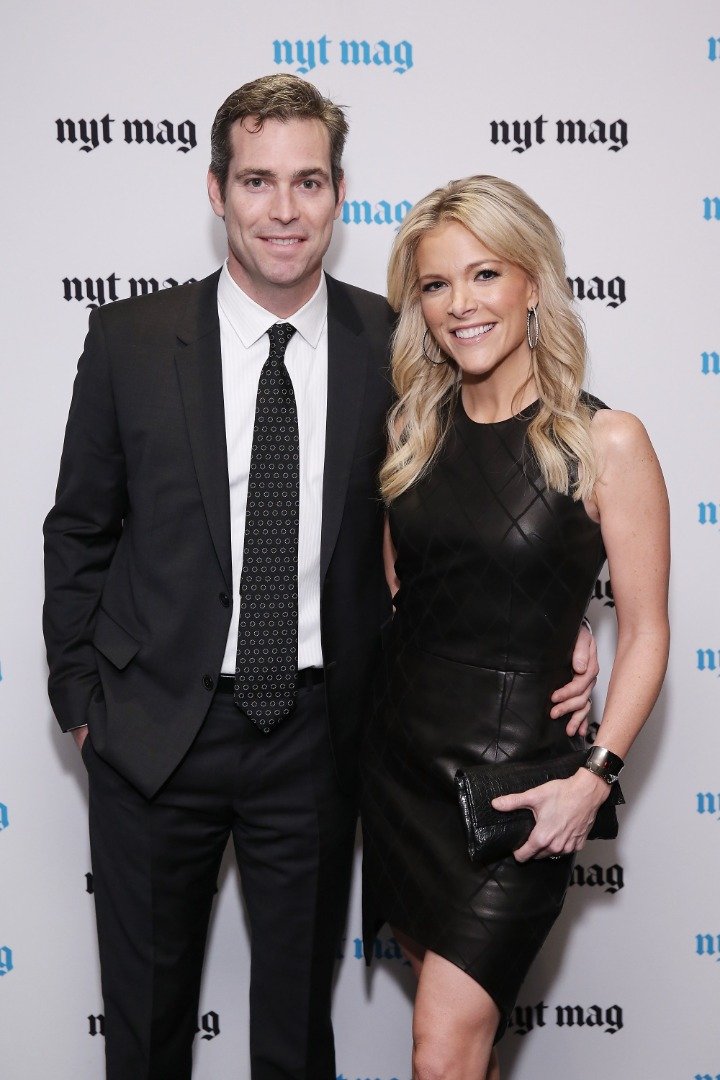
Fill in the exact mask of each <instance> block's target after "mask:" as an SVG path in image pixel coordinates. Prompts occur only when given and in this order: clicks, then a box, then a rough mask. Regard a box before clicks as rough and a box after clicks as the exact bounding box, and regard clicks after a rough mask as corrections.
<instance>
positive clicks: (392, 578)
mask: <svg viewBox="0 0 720 1080" xmlns="http://www.w3.org/2000/svg"><path fill="white" fill-rule="evenodd" d="M396 558H397V552H396V551H395V545H394V544H393V542H392V536H391V535H390V522H389V520H388V516H387V514H386V515H385V528H384V530H383V562H384V563H385V580H386V581H387V583H388V589H389V590H390V595H391V596H392V597H393V599H394V598H395V593H396V592H397V591H398V589H399V588H400V580H399V578H398V576H397V574H396V573H395V559H396Z"/></svg>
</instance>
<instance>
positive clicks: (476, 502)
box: [362, 398, 605, 1037]
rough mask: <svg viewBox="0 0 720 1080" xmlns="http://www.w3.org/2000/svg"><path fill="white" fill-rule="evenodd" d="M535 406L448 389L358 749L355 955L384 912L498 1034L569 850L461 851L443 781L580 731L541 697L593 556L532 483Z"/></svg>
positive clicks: (567, 662) (405, 506)
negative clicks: (461, 988) (503, 405)
mask: <svg viewBox="0 0 720 1080" xmlns="http://www.w3.org/2000/svg"><path fill="white" fill-rule="evenodd" d="M585 400H586V401H587V402H588V404H589V405H590V407H591V408H592V409H593V410H595V409H598V408H605V406H604V405H602V403H601V402H599V401H596V400H595V399H591V398H586V399H585ZM536 408H537V406H536V405H531V406H529V407H528V408H527V409H526V410H524V412H522V413H520V414H519V415H517V416H514V417H512V418H510V419H509V420H506V421H502V422H500V423H497V424H477V423H474V422H473V421H472V420H470V419H469V418H468V416H467V415H466V414H465V412H464V410H463V407H462V403H461V401H460V400H458V402H457V405H456V407H455V414H454V418H453V420H452V422H451V427H450V430H449V432H448V435H447V437H446V440H445V442H444V444H443V448H442V450H441V453H440V455H439V457H438V459H437V461H436V463H435V464H434V466H433V468H432V470H431V471H430V473H429V474H428V475H427V476H426V477H425V478H424V479H422V480H421V481H420V482H418V483H416V484H415V485H413V487H412V488H410V489H409V490H408V491H406V492H404V493H403V495H401V496H400V497H399V498H398V499H397V500H396V501H395V502H394V503H393V505H392V509H391V513H390V524H391V531H392V537H393V541H394V543H395V547H396V549H397V563H396V567H397V574H398V577H399V579H400V591H399V593H398V595H397V598H396V608H397V610H396V615H395V619H394V621H393V626H392V631H391V640H390V643H389V647H388V649H387V651H386V663H387V669H386V673H385V675H386V677H385V679H384V680H383V685H382V686H381V688H380V689H379V691H378V698H379V701H378V706H377V708H376V711H375V715H374V717H373V720H372V722H371V725H370V728H369V731H368V735H367V738H366V741H365V748H364V753H363V761H362V773H363V795H362V821H363V850H364V856H363V910H364V936H365V942H366V956H368V957H369V956H370V954H371V944H372V940H373V938H374V936H375V934H376V932H377V930H378V929H379V927H380V926H381V925H382V923H383V922H385V921H387V922H388V923H389V924H390V925H391V926H392V927H393V928H395V929H397V930H401V931H404V932H405V933H406V934H408V935H409V936H410V937H411V938H413V939H414V940H415V941H417V942H418V943H420V944H421V945H423V946H425V947H426V948H429V949H432V950H433V951H434V952H436V953H439V954H440V955H441V956H443V957H445V958H447V959H448V960H450V961H451V962H452V963H454V964H457V965H458V967H460V968H462V969H463V970H464V971H466V972H467V973H468V974H469V975H471V976H472V977H473V978H474V979H475V980H476V981H477V982H478V983H480V984H481V985H482V986H483V987H484V988H485V989H486V990H487V992H488V993H489V994H490V996H491V997H492V998H493V1000H494V1001H495V1002H496V1004H497V1006H498V1008H499V1009H500V1013H501V1020H500V1027H499V1034H500V1033H502V1031H503V1030H504V1028H505V1025H506V1023H507V1019H508V1016H509V1014H510V1012H511V1010H512V1007H513V1005H514V1003H515V999H516V996H517V992H518V989H519V987H520V985H521V983H522V981H523V979H524V977H525V975H526V973H527V971H528V968H529V966H530V964H531V963H532V960H533V958H534V957H535V956H536V955H537V952H538V950H539V949H540V947H541V945H542V943H543V941H544V940H545V937H546V936H547V934H548V932H549V930H550V928H551V927H552V925H553V923H554V922H555V919H556V918H557V916H558V914H559V912H560V909H561V907H562V904H563V901H564V898H565V891H566V888H567V885H568V882H569V878H570V874H571V870H572V864H573V859H572V857H571V856H568V857H565V858H562V859H559V860H552V861H551V860H548V859H538V860H534V861H531V862H528V863H525V864H522V865H521V864H519V863H517V862H516V861H515V859H514V858H512V857H510V858H507V859H503V860H501V861H500V862H496V863H494V864H490V865H473V864H472V863H471V862H470V861H469V858H468V855H467V850H466V847H465V837H464V831H463V825H462V822H461V818H460V811H459V809H458V804H457V798H456V794H455V788H454V780H453V778H454V775H455V770H456V769H458V768H465V767H467V766H471V765H476V764H479V763H481V762H498V761H507V760H517V761H531V760H538V759H542V758H545V757H552V756H555V755H557V754H562V753H566V752H568V751H569V750H572V749H577V748H578V747H579V746H582V740H581V739H580V740H578V739H577V738H576V739H574V740H572V739H570V738H569V737H568V736H567V735H566V734H565V721H563V720H553V719H551V718H550V715H549V711H550V700H549V698H550V694H551V693H552V691H553V690H555V689H557V688H558V687H559V686H561V685H563V684H564V683H565V682H567V681H568V679H569V678H570V677H571V670H572V669H571V656H572V650H573V646H574V643H575V639H576V637H577V634H578V629H579V626H580V621H581V618H582V615H583V613H584V611H585V607H586V605H587V602H588V600H589V597H590V594H591V592H592V589H593V586H594V583H595V580H596V577H597V574H598V572H599V571H600V569H601V567H602V565H603V563H604V561H605V551H604V548H603V543H602V539H601V536H600V529H599V526H598V525H596V524H595V523H594V522H593V521H591V519H590V518H589V517H588V515H587V513H586V512H585V509H584V507H583V505H582V503H578V502H573V500H572V499H571V498H570V497H569V496H565V495H560V494H558V493H557V492H553V491H549V490H547V489H546V487H545V485H544V483H543V481H542V478H541V476H540V473H539V469H538V466H537V463H536V462H535V460H534V458H533V457H532V455H531V453H530V451H529V448H528V444H527V441H526V438H525V434H526V430H527V427H528V423H529V421H530V419H531V418H532V416H533V415H534V414H535V411H536ZM499 1034H498V1037H499Z"/></svg>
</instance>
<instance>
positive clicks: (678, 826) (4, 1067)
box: [0, 0, 720, 1080]
mask: <svg viewBox="0 0 720 1080" xmlns="http://www.w3.org/2000/svg"><path fill="white" fill-rule="evenodd" d="M2 18H3V24H4V27H3V29H4V32H3V42H4V50H3V52H4V56H3V64H2V74H1V75H0V78H1V79H2V84H3V91H4V92H3V96H2V100H3V109H2V114H1V116H0V125H1V128H0V130H1V131H2V144H3V150H4V168H3V172H2V180H1V183H2V214H3V240H4V243H3V259H2V274H3V285H2V290H1V292H0V295H1V297H2V304H3V329H4V334H3V339H4V340H3V358H2V393H1V394H0V441H1V444H2V473H1V476H2V481H1V482H2V525H1V533H2V538H1V543H2V548H1V550H0V573H1V574H2V610H1V613H0V674H1V676H2V679H1V681H0V710H1V712H2V718H1V727H0V739H1V743H2V746H1V752H0V865H1V866H2V885H1V887H0V1072H1V1073H2V1076H3V1077H4V1078H6V1080H48V1078H49V1077H52V1078H53V1080H100V1078H101V1077H102V1076H103V1006H102V999H101V995H100V987H99V977H98V968H97V961H96V946H95V938H94V934H95V928H94V912H93V895H92V875H91V873H90V864H89V852H88V842H87V836H86V811H87V804H86V799H87V794H86V780H85V775H84V770H83V766H82V763H81V760H80V757H79V755H78V753H77V751H76V749H75V746H74V743H73V741H72V739H71V738H70V737H69V736H62V735H61V734H60V733H59V731H58V730H57V727H56V724H55V721H54V720H53V718H52V715H51V712H50V709H49V706H48V704H47V699H46V694H45V678H46V670H45V661H44V652H43V644H42V638H41V632H40V611H41V603H42V550H41V524H42V520H43V518H44V516H45V514H46V513H47V510H48V508H49V507H50V505H51V503H52V499H53V491H54V485H55V481H56V476H57V467H58V460H59V453H60V446H61V440H62V435H63V430H64V425H65V419H66V413H67V407H68V404H69V400H70V392H71V386H72V380H73V376H74V371H75V365H76V362H77V357H78V355H79V353H80V351H81V347H82V342H83V337H84V334H85V329H86V325H87V318H88V315H89V312H90V311H91V310H92V309H93V308H94V307H96V306H98V305H103V304H111V303H113V301H115V300H117V299H121V298H123V297H128V296H137V295H141V294H145V293H148V292H152V291H155V290H157V289H167V288H171V287H173V286H175V285H176V284H178V283H181V282H184V281H188V280H190V279H193V278H200V277H202V276H204V275H205V274H207V273H208V272H210V271H212V270H213V269H214V268H215V267H217V266H218V265H219V264H220V262H221V260H222V258H223V256H224V239H225V238H224V232H223V229H222V224H221V223H220V222H218V220H217V219H216V218H215V217H214V216H213V214H212V212H211V210H210V207H209V205H208V202H207V197H206V193H205V174H206V169H207V163H208V158H209V152H208V144H209V132H210V125H211V122H212V119H213V117H214V114H215V111H216V109H217V107H218V105H219V104H220V102H221V101H222V100H223V99H224V98H225V97H226V95H227V94H228V93H229V92H230V91H231V90H233V89H234V88H235V87H237V86H239V85H240V84H241V83H243V82H245V81H247V80H248V79H251V78H255V77H256V76H259V75H262V74H266V73H269V72H277V71H289V72H294V73H296V74H298V75H300V76H302V77H305V78H307V79H309V80H311V81H312V82H313V83H315V84H316V85H317V86H318V87H319V88H320V89H321V90H322V91H323V92H324V93H326V94H327V95H329V96H330V97H331V98H333V100H335V101H336V102H338V103H340V104H342V105H344V106H346V107H347V115H348V117H349V121H350V127H351V132H350V138H349V142H348V147H347V152H346V158H345V168H346V175H347V182H348V199H347V202H346V204H345V206H344V208H343V212H342V217H341V219H340V221H339V222H338V223H337V225H336V229H335V235H334V239H333V242H332V246H331V249H330V252H329V256H328V260H327V266H328V268H329V269H330V270H331V272H332V273H333V274H334V275H336V276H338V277H340V278H341V279H343V280H346V281H350V282H354V283H356V284H359V285H361V286H364V287H366V288H369V289H373V290H375V291H378V292H382V291H384V284H385V266H386V260H387V255H388V251H389V248H390V244H391V242H392V239H393V235H394V233H395V230H396V229H397V227H398V224H399V223H400V222H401V221H402V220H403V218H404V217H405V215H406V214H407V212H408V210H409V208H410V207H411V206H412V205H413V203H414V202H415V201H416V200H417V199H419V198H420V197H421V196H422V195H424V194H425V193H426V192H427V191H429V190H430V189H431V188H434V187H436V186H437V185H439V184H441V183H444V182H445V181H447V180H449V179H451V178H455V177H460V176H465V175H468V174H470V173H475V172H484V173H494V174H497V175H500V176H504V177H507V178H509V179H511V180H513V181H515V182H516V183H519V184H520V185H522V186H523V187H525V188H526V189H527V190H528V191H529V192H530V193H531V194H532V195H533V196H534V197H535V198H536V199H537V200H538V201H539V203H540V204H541V205H542V206H543V207H544V208H545V209H546V210H547V211H548V212H549V213H550V215H551V216H552V217H553V218H554V220H555V221H556V222H557V224H558V225H559V227H560V229H561V231H562V233H563V236H564V238H565V247H566V255H567V265H568V278H569V284H570V287H571V289H572V291H573V293H574V295H575V297H576V299H577V303H578V305H579V309H580V311H581V313H582V316H583V318H584V320H585V323H586V326H587V331H588V338H589V343H590V350H591V370H590V373H589V379H588V386H589V388H590V389H591V390H592V392H593V393H595V394H597V395H598V396H599V397H601V398H603V399H604V400H605V401H607V402H609V403H610V404H611V405H614V406H616V407H618V408H623V409H627V410H630V411H632V412H635V413H637V414H639V415H640V417H641V418H642V419H643V420H644V421H645V423H646V426H647V428H648V430H649V432H650V435H651V437H652V439H653V441H654V443H655V446H656V447H657V450H658V453H659V456H660V459H661V461H662V463H663V467H664V470H665V474H666V477H667V482H668V486H669V489H670V497H671V503H672V512H673V542H674V570H673V582H672V626H673V646H672V656H671V662H670V670H669V674H668V678H667V682H666V685H665V689H664V691H663V694H662V696H661V699H660V702H659V704H658V706H657V708H656V710H655V712H654V715H653V717H652V718H651V720H650V721H649V722H648V725H647V727H646V729H645V731H644V732H643V734H642V736H641V737H640V739H639V741H638V743H637V744H636V747H635V748H634V750H633V752H632V754H631V757H630V761H629V766H628V769H627V773H626V780H625V782H624V785H623V786H624V789H625V794H626V797H627V807H626V808H625V809H624V810H623V812H622V822H621V835H620V838H619V839H618V841H617V842H613V843H602V842H596V843H593V844H590V845H588V847H587V848H586V849H585V850H584V851H583V852H582V853H581V855H580V857H579V859H578V863H577V867H576V869H575V874H574V878H573V884H572V888H571V890H570V894H569V898H568V902H567V906H566V909H565V912H564V915H563V917H562V918H561V920H560V922H559V923H558V925H557V926H556V927H555V929H554V931H553V933H552V935H551V937H550V939H549V940H548V942H547V945H546V947H545V949H544V950H543V952H542V954H541V957H540V959H539V960H538V962H537V964H536V965H535V967H534V969H533V971H532V974H531V976H530V978H529V979H528V981H527V983H526V985H525V986H524V987H523V989H522V991H521V994H520V998H519V1001H518V1005H517V1008H516V1010H515V1013H514V1016H513V1020H512V1025H511V1027H510V1029H509V1031H508V1033H507V1034H506V1036H505V1038H504V1039H503V1041H502V1043H501V1057H502V1064H503V1076H504V1077H507V1078H517V1080H519V1078H529V1077H532V1078H533V1080H557V1078H567V1080H575V1078H578V1077H583V1078H588V1080H590V1078H597V1080H600V1078H604V1077H606V1076H614V1077H618V1078H619V1080H631V1078H632V1080H718V1077H720V1021H719V1020H718V1016H719V1014H720V963H718V961H719V960H720V905H719V904H718V895H719V894H720V845H719V843H718V840H719V837H720V823H719V819H720V737H719V731H718V728H719V725H720V709H719V707H718V705H719V699H720V682H719V681H718V680H719V676H720V621H719V619H718V598H719V597H720V482H719V480H718V459H719V455H718V450H719V449H720V438H719V437H718V417H719V415H720V414H719V411H718V407H719V405H720V324H719V321H718V299H719V297H720V139H718V122H717V118H718V100H719V95H720V8H718V5H717V4H716V3H710V2H709V0H694V3H692V4H685V5H682V6H681V7H678V5H677V4H676V3H674V2H673V0H636V2H630V3H629V2H628V0H606V2H605V3H604V4H602V5H588V4H578V3H577V2H576V0H573V2H570V0H554V2H553V3H547V4H538V3H532V2H530V0H516V2H515V3H513V4H497V3H490V2H487V0H450V2H449V3H446V4H442V5H437V4H432V3H430V2H429V0H416V2H415V3H412V4H411V3H408V2H405V0H398V2H396V3H394V4H393V3H386V2H381V0H365V3H363V4H360V5H355V4H345V3H338V4H333V5H331V4H328V3H319V2H316V0H306V2H305V3H304V4H301V5H298V4H292V3H290V2H288V0H275V2H274V3H272V4H266V5H256V4H250V3H247V2H246V0H206V2H205V3H203V4H197V3H191V2H190V0H174V2H172V3H171V2H169V0H156V2H150V3H148V2H144V3H140V2H138V0H126V2H125V3H124V4H122V5H102V4H101V5H98V4H92V3H90V2H89V0H75V3H73V4H59V3H52V2H48V3H44V4H42V3H29V4H28V3H20V2H18V0H11V2H10V3H8V4H7V5H6V6H5V9H4V14H3V17H2ZM590 616H591V619H592V622H593V624H594V626H595V629H596V634H597V639H598V643H599V650H600V658H601V664H602V675H601V678H600V683H599V685H598V689H597V692H596V694H595V709H596V715H595V721H596V722H597V721H598V720H599V716H600V712H601V708H602V700H603V696H604V687H605V686H606V684H607V678H608V674H609V671H610V667H611V663H612V654H613V649H614V643H615V616H614V605H613V592H612V582H611V581H610V579H609V577H608V574H607V572H605V573H603V575H601V577H600V579H599V580H598V582H597V587H596V592H595V598H594V600H593V601H592V604H591V611H590ZM358 856H359V851H358ZM358 886H359V875H358V874H357V873H356V875H355V886H354V890H353V897H352V902H351V907H350V912H349V915H348V923H347V930H346V934H345V938H344V942H343V944H342V948H341V950H340V955H339V957H338V974H337V985H336V991H335V1007H334V1016H335V1023H336V1032H337V1046H338V1077H342V1078H343V1080H409V1077H410V1017H411V1002H412V980H411V977H410V972H409V969H408V967H407V964H406V963H405V962H404V961H403V958H402V956H401V954H400V951H399V949H398V946H397V943H396V942H395V941H394V940H393V938H392V937H391V936H390V933H389V931H388V930H387V928H386V929H385V931H384V932H383V933H381V935H380V937H379V938H378V940H377V941H376V944H375V955H376V962H375V964H374V965H373V969H372V971H371V972H370V973H368V972H367V971H366V969H365V965H364V963H363V961H362V959H361V948H360V905H359V887H358ZM247 961H248V942H247V926H246V919H245V914H244V910H243V905H242V893H241V887H240V883H239V881H238V876H237V872H236V869H235V866H234V863H233V862H232V860H231V859H230V858H229V857H228V858H227V859H226V860H225V862H224V863H223V869H222V874H221V879H220V882H219V891H218V896H217V899H216V903H215V911H214V915H213V922H212V927H211V936H210V942H209V949H208V955H207V961H206V967H205V974H204V982H203V989H202V996H201V1006H200V1014H199V1016H198V1021H197V1024H198V1029H197V1037H196V1043H195V1072H194V1075H195V1076H196V1077H197V1078H198V1080H232V1078H244V1077H247V1076H248V1075H249V1068H248V1064H247V1061H248V1049H247V993H248V962H247ZM128 1080H134V1078H131V1077H128Z"/></svg>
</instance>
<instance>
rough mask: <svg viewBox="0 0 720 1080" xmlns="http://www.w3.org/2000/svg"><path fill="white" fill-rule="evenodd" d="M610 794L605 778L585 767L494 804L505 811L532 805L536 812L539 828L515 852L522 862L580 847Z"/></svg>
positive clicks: (544, 857) (496, 807) (501, 798)
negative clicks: (569, 775) (566, 777)
mask: <svg viewBox="0 0 720 1080" xmlns="http://www.w3.org/2000/svg"><path fill="white" fill-rule="evenodd" d="M609 794H610V787H609V785H608V784H606V783H605V781H604V780H601V779H600V777H598V776H595V774H594V773H591V772H590V771H589V769H584V768H581V769H578V771H577V772H576V773H575V775H574V776H571V777H570V778H569V779H568V780H550V781H549V782H548V783H547V784H540V785H539V787H536V788H531V789H530V790H529V791H520V792H518V793H517V794H516V795H501V796H499V797H498V798H497V799H493V801H492V805H493V807H494V809H495V810H502V811H505V812H507V811H508V810H522V809H525V808H529V809H530V810H532V812H533V814H534V815H535V828H534V829H533V831H532V832H531V833H530V835H529V837H528V838H527V840H526V841H525V843H524V844H523V846H522V847H521V848H518V850H517V851H516V852H515V858H516V859H517V861H518V862H521V863H522V862H527V861H528V860H529V859H546V858H553V857H558V856H560V855H569V854H570V853H571V852H573V851H579V850H580V849H581V848H582V847H583V846H584V844H585V841H586V840H587V835H588V833H589V832H590V829H591V828H592V825H593V822H594V821H595V815H596V814H597V812H598V809H599V808H600V806H601V805H602V804H603V803H604V802H605V800H606V799H607V798H608V796H609Z"/></svg>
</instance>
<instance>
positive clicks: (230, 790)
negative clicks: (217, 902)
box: [83, 685, 356, 1080]
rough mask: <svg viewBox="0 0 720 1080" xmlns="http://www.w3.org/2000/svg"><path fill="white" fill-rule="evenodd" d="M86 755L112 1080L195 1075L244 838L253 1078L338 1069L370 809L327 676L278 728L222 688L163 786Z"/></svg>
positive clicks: (318, 1077) (311, 1075)
mask: <svg viewBox="0 0 720 1080" xmlns="http://www.w3.org/2000/svg"><path fill="white" fill-rule="evenodd" d="M83 758H84V760H85V764H86V766H87V769H88V775H89V788H90V841H91V852H92V866H93V877H94V888H95V901H96V913H97V924H98V938H99V945H100V963H101V973H102V986H103V997H104V1003H105V1038H106V1058H107V1078H108V1080H129V1078H130V1077H133V1078H137V1080H140V1078H141V1077H142V1078H143V1080H187V1078H189V1077H190V1075H191V1068H192V1065H191V1061H192V1043H193V1037H194V1034H195V1029H196V1026H197V1016H198V1003H199V991H200V977H201V970H202V963H203V956H204V952H205V941H206V936H207V927H208V921H209V917H210V912H211V908H212V901H213V896H214V892H215V886H216V881H217V875H218V870H219V866H220V861H221V858H222V854H223V851H224V848H225V845H226V843H227V841H228V838H229V837H230V836H232V838H233V842H234V846H235V852H236V856H237V861H238V866H239V870H240V878H241V884H242V890H243V895H244V899H245V903H246V907H247V912H248V919H249V923H250V932H251V941H252V943H251V980H250V1053H251V1076H252V1080H334V1078H335V1075H336V1072H335V1058H334V1048H333V1033H332V1026H331V1021H330V994H331V985H332V976H333V966H334V961H335V956H336V950H337V946H338V942H339V939H340V935H341V933H342V929H343V923H344V918H345V913H346V908H347V896H348V888H349V879H350V872H351V865H352V852H353V841H354V834H355V821H356V807H355V803H354V800H353V799H351V798H349V797H347V796H346V795H344V794H343V793H342V792H341V791H340V789H339V787H338V784H337V780H336V774H335V767H334V763H333V758H332V751H331V748H330V741H329V736H328V725H327V715H326V708H325V692H324V687H323V686H322V685H320V686H316V687H314V688H312V689H306V690H300V691H299V692H298V699H297V707H296V710H295V712H294V713H293V714H292V715H291V716H290V717H288V718H287V719H286V720H284V721H283V722H282V723H281V724H280V725H279V727H278V728H277V729H276V730H275V731H274V732H272V733H271V734H270V735H263V734H261V733H260V732H259V731H258V730H257V729H256V728H255V727H254V725H253V724H252V723H251V722H250V721H249V720H248V719H247V717H246V716H245V715H244V714H243V713H242V712H241V711H240V710H239V709H238V708H237V707H236V706H235V705H234V703H233V700H232V697H231V696H230V695H224V694H216V696H215V699H214V701H213V703H212V705H211V708H210V711H209V713H208V716H207V718H206V720H205V722H204V724H203V726H202V728H201V730H200V732H199V734H198V736H197V738H196V739H195V741H194V743H193V745H192V747H191V748H190V750H189V752H188V753H187V754H186V756H185V757H184V758H183V760H182V762H181V763H180V765H179V766H178V767H177V769H176V770H175V772H174V773H173V774H172V776H171V777H170V779H169V780H168V781H167V782H166V784H165V785H164V786H163V788H162V789H161V790H160V792H159V793H158V794H157V795H156V796H155V797H154V798H152V799H146V798H145V797H144V796H143V795H141V794H140V793H139V792H138V791H137V790H136V789H135V788H134V787H133V786H132V785H130V784H129V783H128V782H127V781H126V780H125V779H124V778H123V777H122V776H121V775H120V774H119V773H118V772H116V771H115V770H114V769H113V768H112V767H111V766H109V765H108V764H107V763H106V762H105V761H103V760H102V759H101V758H100V756H99V755H98V754H97V753H96V752H95V750H94V749H93V747H92V744H91V742H90V740H89V739H87V740H86V742H85V746H84V748H83ZM238 1007H240V1003H238ZM241 1073H242V1069H240V1070H239V1071H238V1073H237V1075H238V1076H240V1075H241Z"/></svg>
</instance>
